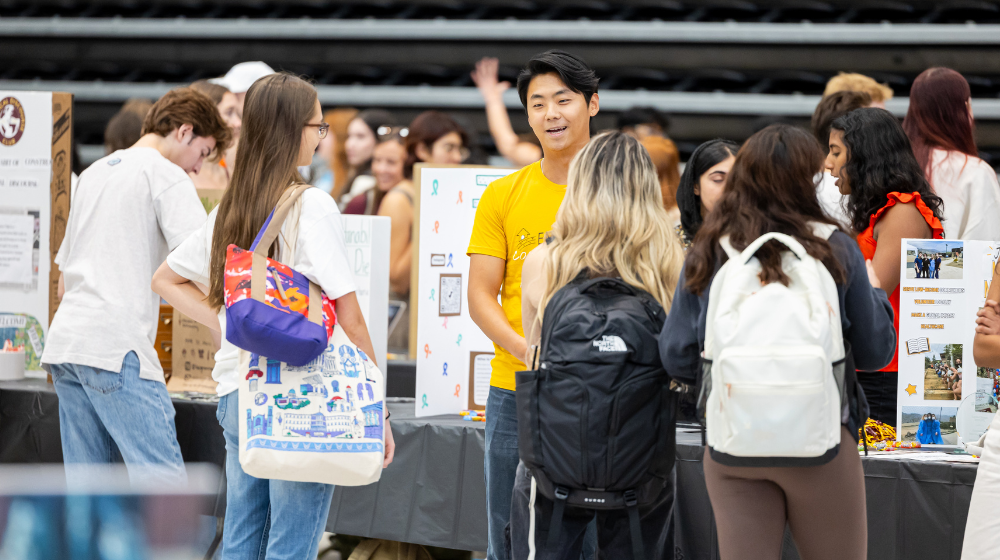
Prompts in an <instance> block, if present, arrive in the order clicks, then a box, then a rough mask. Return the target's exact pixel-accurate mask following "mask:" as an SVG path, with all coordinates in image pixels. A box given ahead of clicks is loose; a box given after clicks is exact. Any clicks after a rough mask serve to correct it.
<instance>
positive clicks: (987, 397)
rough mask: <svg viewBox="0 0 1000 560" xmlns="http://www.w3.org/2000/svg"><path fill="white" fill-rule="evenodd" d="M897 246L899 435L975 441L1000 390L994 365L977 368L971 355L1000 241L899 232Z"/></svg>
mask: <svg viewBox="0 0 1000 560" xmlns="http://www.w3.org/2000/svg"><path fill="white" fill-rule="evenodd" d="M901 253H902V259H901V260H902V263H901V268H900V282H899V342H898V348H899V387H898V389H897V391H898V392H897V394H898V397H897V400H898V405H897V407H896V425H897V426H898V429H897V430H896V437H897V439H899V440H900V441H918V442H920V443H921V444H922V445H927V444H931V445H933V444H937V445H947V446H951V447H954V446H956V445H961V444H962V443H968V442H974V441H976V440H977V439H979V436H981V435H982V433H983V432H984V431H985V430H986V428H987V427H988V426H989V424H990V421H992V419H993V416H994V414H995V413H996V411H997V405H996V403H997V391H998V390H1000V376H998V373H997V370H989V369H986V368H977V367H976V364H975V360H974V358H973V355H972V344H973V338H974V337H975V334H976V333H975V328H976V311H978V310H979V308H980V307H982V306H983V304H984V303H985V301H986V293H987V291H988V290H989V284H990V281H991V279H992V278H993V267H994V266H995V265H996V262H997V257H998V255H1000V244H997V243H996V242H988V241H961V240H930V239H903V240H902V247H901ZM939 258H940V264H939V263H938V259H939ZM925 262H926V265H925V264H924V263H925ZM959 375H960V376H961V380H960V383H959ZM928 415H932V416H931V417H929V416H928ZM935 422H936V423H935Z"/></svg>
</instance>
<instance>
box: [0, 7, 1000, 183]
mask: <svg viewBox="0 0 1000 560" xmlns="http://www.w3.org/2000/svg"><path fill="white" fill-rule="evenodd" d="M998 24H1000V2H998V1H979V0H955V1H944V2H932V1H924V0H914V1H901V2H897V1H884V0H868V1H862V0H843V1H829V2H821V1H814V0H784V1H782V0H759V1H756V2H747V1H742V0H706V1H702V2H677V1H673V0H624V1H615V2H611V1H600V0H595V1H589V0H566V1H560V0H536V1H528V0H479V1H471V0H468V1H463V0H409V1H378V0H372V1H364V2H363V1H349V2H338V1H332V0H286V1H275V0H270V1H256V0H159V1H152V2H148V1H147V2H139V1H134V0H103V1H82V0H76V1H74V0H0V52H3V53H4V58H5V63H4V64H3V65H0V89H28V88H33V89H58V90H63V91H71V92H73V93H74V94H76V99H77V110H76V123H75V124H76V130H75V137H76V139H77V141H78V143H79V144H81V145H84V146H86V145H99V144H101V140H102V135H103V126H104V124H105V123H106V122H107V119H108V118H109V117H110V116H111V115H112V114H113V113H114V112H115V111H116V110H117V108H118V106H119V105H120V104H121V102H122V101H123V100H124V99H127V98H128V97H135V96H139V97H151V98H154V97H156V96H158V95H160V94H162V93H163V92H164V91H166V90H167V89H169V88H170V87H173V86H175V85H177V84H183V83H189V82H191V81H194V80H197V79H200V78H206V77H212V76H217V75H220V74H222V73H224V72H225V71H226V69H228V68H229V67H230V66H231V65H232V64H234V63H236V62H240V61H243V60H264V61H265V62H268V63H269V64H271V65H272V66H273V67H275V68H280V69H285V70H289V71H292V72H296V73H299V74H303V75H306V76H309V77H311V78H312V79H313V80H314V81H315V83H316V84H317V85H318V86H319V89H320V96H321V100H322V101H323V102H324V104H325V105H329V106H332V105H352V106H357V107H367V106H383V107H386V108H389V109H391V110H394V111H396V112H398V113H399V115H400V117H401V118H402V119H406V118H410V117H412V116H413V115H415V114H417V113H418V112H419V111H421V110H424V109H427V108H441V109H445V110H449V111H452V112H453V113H454V114H456V116H457V117H458V118H459V119H461V120H463V121H464V122H465V123H466V124H467V126H469V127H470V128H471V129H472V130H473V131H475V132H478V134H477V138H478V142H479V143H480V144H481V148H482V150H480V153H481V154H482V153H489V152H490V151H491V149H492V146H491V144H490V141H489V135H488V134H486V133H485V132H486V122H485V117H484V115H483V114H482V111H481V106H482V104H481V100H480V98H479V96H478V93H477V92H476V91H475V89H474V87H473V84H472V82H471V79H470V77H469V71H470V69H471V67H472V65H473V64H474V63H475V61H476V60H478V59H479V58H480V57H482V56H497V57H499V58H500V61H501V64H502V66H501V77H502V78H503V79H508V80H512V79H514V78H515V76H516V72H517V69H518V67H519V65H520V64H522V63H523V62H524V61H525V60H526V59H527V58H528V57H529V56H530V55H531V54H533V53H535V52H538V51H541V50H544V49H548V48H554V47H558V48H565V49H567V50H571V51H573V52H576V53H579V54H580V55H581V56H583V57H584V58H585V59H586V60H587V61H588V62H589V63H590V64H591V65H592V66H593V67H594V68H595V69H596V70H597V71H598V73H599V75H600V76H601V78H602V86H601V87H602V89H601V95H602V108H603V110H602V113H601V115H600V117H599V118H598V119H597V120H596V122H595V127H597V128H606V127H610V126H613V125H614V118H615V115H616V113H618V112H619V111H621V110H624V109H626V108H628V107H629V106H631V105H633V104H641V105H652V106H655V107H658V108H660V109H661V110H664V111H665V112H667V113H669V114H670V115H671V122H672V127H671V130H670V134H671V136H672V137H673V138H675V140H677V141H678V144H679V147H680V148H681V151H682V153H687V152H689V151H690V150H691V149H693V147H694V146H696V145H697V143H698V142H700V141H703V140H705V139H707V138H710V137H713V136H727V137H731V138H734V139H737V140H742V139H744V138H746V137H747V136H749V134H751V133H752V132H753V128H754V126H755V122H756V121H757V119H758V118H759V117H760V116H762V115H766V116H768V117H771V118H776V117H780V118H785V119H787V120H789V121H791V122H794V123H799V124H805V123H807V121H808V117H809V115H810V114H811V112H812V107H814V106H815V103H816V101H817V96H818V95H819V94H821V93H822V90H823V87H824V84H825V82H826V80H828V79H829V78H830V77H831V76H833V75H835V74H836V73H837V72H838V71H840V70H844V71H858V72H862V73H865V74H868V75H871V76H873V77H875V78H876V79H878V80H879V81H882V82H886V83H888V84H889V85H890V86H892V88H893V89H894V91H895V92H896V96H897V99H896V100H894V101H893V102H892V103H890V105H889V107H888V108H889V109H890V110H892V111H894V112H895V113H897V114H898V115H900V116H901V115H902V114H904V113H905V107H906V100H905V98H906V96H907V95H908V92H909V87H910V84H911V83H912V80H913V78H914V77H916V75H917V74H919V73H920V72H921V71H922V70H924V69H925V68H927V67H929V66H934V65H944V66H949V67H952V68H955V69H956V70H958V71H960V72H962V73H963V74H964V75H965V76H966V78H967V79H968V81H969V83H970V86H971V87H972V92H973V98H974V103H973V107H974V111H975V114H976V116H977V119H978V123H977V126H978V139H979V145H980V149H981V150H982V151H983V153H984V155H985V156H986V157H987V158H988V159H989V160H990V161H991V163H993V164H994V165H1000V56H998V55H1000V52H998V51H1000V25H998ZM510 93H511V95H510V96H509V97H508V98H507V102H508V106H509V107H510V108H511V109H513V110H512V116H513V120H514V124H515V127H516V128H517V129H518V131H526V130H527V123H526V120H525V119H524V118H523V116H522V114H521V113H520V111H518V109H520V104H519V102H518V101H517V98H516V95H513V92H510Z"/></svg>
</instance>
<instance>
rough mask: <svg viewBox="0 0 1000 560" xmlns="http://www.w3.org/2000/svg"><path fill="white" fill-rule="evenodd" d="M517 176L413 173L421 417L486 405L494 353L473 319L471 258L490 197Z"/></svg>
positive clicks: (485, 170)
mask: <svg viewBox="0 0 1000 560" xmlns="http://www.w3.org/2000/svg"><path fill="white" fill-rule="evenodd" d="M514 171H515V170H513V169H500V168H495V167H485V166H473V165H460V166H450V167H433V168H431V167H423V166H420V167H419V168H418V171H417V172H416V173H415V174H414V181H415V187H416V190H417V209H418V220H417V222H416V224H417V225H416V226H415V227H416V228H417V229H418V231H419V233H418V234H416V235H414V242H415V243H416V244H417V248H416V249H415V250H414V253H415V255H416V257H415V258H416V261H415V263H414V268H415V270H416V275H417V281H416V282H415V283H414V285H415V286H416V288H415V289H413V288H411V291H410V293H411V296H410V301H411V302H412V303H411V313H413V314H415V316H416V330H415V332H414V331H413V329H411V338H413V339H415V340H416V344H415V348H416V351H415V353H414V358H415V359H416V363H417V368H416V369H417V380H416V397H417V399H416V415H417V416H418V417H419V416H435V415H439V414H456V413H458V412H460V411H462V410H465V409H468V408H483V407H485V406H486V395H488V394H489V383H490V372H491V371H492V370H491V368H490V363H489V361H490V360H491V359H492V358H493V354H494V348H493V342H492V341H491V340H490V339H489V338H487V337H486V335H485V334H483V332H482V331H481V330H479V327H477V326H476V324H475V323H474V322H473V321H472V318H471V317H470V316H469V301H468V295H467V292H468V280H469V260H470V259H469V257H468V256H467V255H466V254H465V251H466V250H467V249H468V248H469V238H470V236H471V235H472V225H473V223H474V222H475V218H476V207H477V206H478V203H479V198H480V197H481V196H482V194H483V191H485V190H486V187H487V186H488V185H489V184H490V183H491V182H493V181H495V180H497V179H499V178H501V177H504V176H506V175H508V174H510V173H513V172H514ZM470 384H471V385H473V386H472V387H470ZM470 391H472V392H471V393H470ZM470 397H471V398H470Z"/></svg>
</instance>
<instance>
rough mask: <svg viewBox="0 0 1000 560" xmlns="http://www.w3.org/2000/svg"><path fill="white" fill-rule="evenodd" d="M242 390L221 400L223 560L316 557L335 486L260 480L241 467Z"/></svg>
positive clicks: (296, 559) (281, 559) (217, 412)
mask: <svg viewBox="0 0 1000 560" xmlns="http://www.w3.org/2000/svg"><path fill="white" fill-rule="evenodd" d="M238 395H239V392H238V391H233V392H232V393H229V394H228V395H225V396H223V397H222V398H221V399H219V408H218V410H217V411H216V417H217V418H218V419H219V424H220V425H221V426H222V432H223V435H224V436H225V438H226V479H227V480H226V521H225V526H224V528H223V534H222V556H221V558H222V560H254V559H258V560H262V559H265V558H266V559H267V560H279V559H280V560H284V559H287V560H302V559H304V558H316V554H317V553H318V551H319V550H318V549H319V539H320V537H322V536H323V531H324V530H325V529H326V518H327V517H328V516H329V515H330V501H331V500H332V499H333V486H331V485H329V484H319V483H314V482H289V481H287V480H270V479H266V478H254V477H252V476H250V475H248V474H247V473H245V472H243V466H242V465H240V435H239V428H240V422H239V397H238Z"/></svg>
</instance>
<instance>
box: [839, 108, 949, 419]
mask: <svg viewBox="0 0 1000 560" xmlns="http://www.w3.org/2000/svg"><path fill="white" fill-rule="evenodd" d="M826 169H827V170H828V171H829V172H830V174H831V175H833V176H834V178H835V184H836V185H837V187H838V188H839V189H840V192H841V193H842V194H844V195H845V196H847V197H848V199H847V217H848V218H849V219H850V220H851V229H853V230H854V234H856V235H857V236H858V237H857V238H858V246H859V247H861V252H862V253H863V254H864V256H865V259H867V260H870V261H871V262H872V266H873V267H874V269H875V274H876V276H878V280H879V283H880V284H881V286H882V289H884V290H885V291H886V292H887V293H889V294H891V295H890V296H889V302H890V303H892V309H893V312H894V315H895V318H894V321H893V323H894V326H895V328H896V332H897V333H898V332H899V270H900V262H899V261H900V245H901V243H902V239H903V238H904V237H908V238H917V239H943V238H944V228H943V227H942V225H941V219H940V218H941V216H942V215H943V209H942V203H941V199H940V198H939V197H938V196H937V195H936V194H934V192H933V191H932V190H931V186H930V184H928V183H927V179H926V178H924V174H923V171H922V170H921V169H920V164H918V163H917V159H916V157H914V155H913V150H912V149H911V148H910V141H909V139H908V138H907V137H906V133H905V132H903V127H901V126H900V125H899V122H898V121H897V120H896V117H894V116H892V115H891V114H890V113H889V112H888V111H886V110H884V109H875V108H869V109H857V110H855V111H851V112H850V113H848V114H846V115H844V116H842V117H840V118H838V119H836V120H835V121H833V125H832V127H831V129H830V154H829V155H828V156H827V158H826ZM898 360H899V348H897V349H896V355H895V356H894V357H893V359H892V362H891V363H890V364H889V365H888V366H886V367H884V368H882V370H880V371H878V372H858V380H859V381H860V382H861V386H862V387H863V388H864V390H865V396H866V397H867V398H868V404H869V405H870V407H871V417H872V418H874V419H875V420H878V421H880V422H883V423H885V424H889V425H893V426H894V425H895V424H896V381H897V378H898V377H899V375H898V372H899V365H898Z"/></svg>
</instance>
